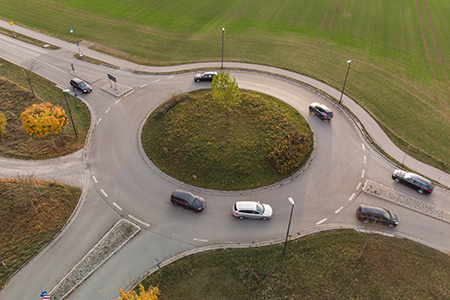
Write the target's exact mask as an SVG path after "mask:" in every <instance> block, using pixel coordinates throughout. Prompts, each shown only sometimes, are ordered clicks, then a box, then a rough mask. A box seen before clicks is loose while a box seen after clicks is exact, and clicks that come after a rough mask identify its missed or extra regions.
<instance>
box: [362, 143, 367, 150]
mask: <svg viewBox="0 0 450 300" xmlns="http://www.w3.org/2000/svg"><path fill="white" fill-rule="evenodd" d="M361 145H362V148H363V150H364V151H366V146H364V143H361Z"/></svg>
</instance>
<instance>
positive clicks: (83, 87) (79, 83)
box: [70, 77, 92, 94]
mask: <svg viewBox="0 0 450 300" xmlns="http://www.w3.org/2000/svg"><path fill="white" fill-rule="evenodd" d="M70 85H71V86H73V87H74V88H77V89H79V90H80V91H82V92H83V93H85V94H86V93H90V92H91V91H92V88H91V87H90V86H89V85H88V84H87V83H86V82H84V81H83V80H81V79H80V78H76V77H75V78H72V79H71V80H70Z"/></svg>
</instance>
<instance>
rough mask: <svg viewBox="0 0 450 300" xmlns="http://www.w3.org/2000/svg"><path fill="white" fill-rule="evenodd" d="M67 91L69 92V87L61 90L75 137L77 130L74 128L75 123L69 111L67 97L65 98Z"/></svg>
mask: <svg viewBox="0 0 450 300" xmlns="http://www.w3.org/2000/svg"><path fill="white" fill-rule="evenodd" d="M69 92H70V90H69V89H64V90H63V94H64V100H66V105H67V109H68V110H69V116H70V121H72V127H73V132H75V137H76V138H78V134H77V130H76V129H75V123H74V122H73V118H72V113H71V112H70V106H69V103H68V102H67V98H66V93H69Z"/></svg>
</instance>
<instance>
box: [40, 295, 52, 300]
mask: <svg viewBox="0 0 450 300" xmlns="http://www.w3.org/2000/svg"><path fill="white" fill-rule="evenodd" d="M42 300H51V299H50V296H44V297H42Z"/></svg>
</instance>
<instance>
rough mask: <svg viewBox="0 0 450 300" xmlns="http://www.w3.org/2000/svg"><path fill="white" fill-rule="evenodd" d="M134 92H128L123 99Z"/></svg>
mask: <svg viewBox="0 0 450 300" xmlns="http://www.w3.org/2000/svg"><path fill="white" fill-rule="evenodd" d="M133 93H134V90H132V91H131V92H129V93H128V94H125V95H124V97H128V96H129V95H131V94H133Z"/></svg>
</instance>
